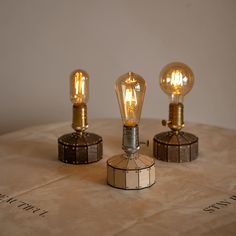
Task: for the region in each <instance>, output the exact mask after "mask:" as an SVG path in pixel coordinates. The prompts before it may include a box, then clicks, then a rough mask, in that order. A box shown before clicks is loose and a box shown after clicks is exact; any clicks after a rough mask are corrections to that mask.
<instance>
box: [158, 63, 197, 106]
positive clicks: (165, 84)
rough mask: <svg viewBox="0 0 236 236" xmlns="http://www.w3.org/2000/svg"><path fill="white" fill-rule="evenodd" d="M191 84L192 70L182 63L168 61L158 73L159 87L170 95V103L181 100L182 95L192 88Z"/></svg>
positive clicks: (192, 81)
mask: <svg viewBox="0 0 236 236" xmlns="http://www.w3.org/2000/svg"><path fill="white" fill-rule="evenodd" d="M193 84H194V75H193V72H192V70H191V69H190V68H189V67H188V66H187V65H185V64H183V63H180V62H174V63H170V64H168V65H166V66H165V67H164V68H163V69H162V71H161V73H160V87H161V88H162V90H163V91H164V92H165V93H166V94H168V95H170V97H171V102H172V103H179V102H182V101H183V97H184V96H185V95H186V94H187V93H188V92H189V91H190V90H191V89H192V87H193Z"/></svg>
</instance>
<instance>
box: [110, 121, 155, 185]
mask: <svg viewBox="0 0 236 236" xmlns="http://www.w3.org/2000/svg"><path fill="white" fill-rule="evenodd" d="M138 133H139V132H138V126H137V125H136V126H134V127H128V126H124V127H123V144H122V148H123V150H124V151H125V154H120V155H116V156H113V157H111V158H110V159H108V161H107V183H108V185H110V186H112V187H115V188H119V189H125V190H140V189H144V188H148V187H151V186H152V185H153V184H154V183H155V161H154V160H153V158H151V157H148V156H144V155H141V154H139V153H138V150H139V136H138Z"/></svg>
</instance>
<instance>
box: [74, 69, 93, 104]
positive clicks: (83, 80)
mask: <svg viewBox="0 0 236 236" xmlns="http://www.w3.org/2000/svg"><path fill="white" fill-rule="evenodd" d="M88 98H89V75H88V73H87V72H86V71H84V70H75V71H73V72H72V74H71V78H70V99H71V102H72V103H73V104H82V103H87V102H88Z"/></svg>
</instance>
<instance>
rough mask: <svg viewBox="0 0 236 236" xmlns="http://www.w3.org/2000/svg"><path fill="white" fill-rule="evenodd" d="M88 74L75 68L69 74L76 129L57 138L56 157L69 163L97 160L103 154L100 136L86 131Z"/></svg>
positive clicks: (74, 126)
mask: <svg viewBox="0 0 236 236" xmlns="http://www.w3.org/2000/svg"><path fill="white" fill-rule="evenodd" d="M88 98H89V75H88V73H87V72H86V71H84V70H80V69H79V70H75V71H73V72H72V73H71V75H70V100H71V102H72V103H73V120H72V128H73V129H74V130H75V131H76V132H73V133H69V134H65V135H62V136H61V137H59V138H58V159H59V160H60V161H62V162H65V163H70V164H74V165H77V164H88V163H92V162H95V161H99V160H100V159H101V158H102V155H103V144H102V137H101V136H99V135H97V134H94V133H89V132H86V129H87V128H88V122H87V104H86V103H87V102H88Z"/></svg>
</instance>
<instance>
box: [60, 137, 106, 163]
mask: <svg viewBox="0 0 236 236" xmlns="http://www.w3.org/2000/svg"><path fill="white" fill-rule="evenodd" d="M102 155H103V145H102V137H100V136H99V135H97V134H93V133H83V134H82V135H80V134H78V133H76V132H75V133H70V134H65V135H63V136H61V137H60V138H58V159H59V160H60V161H62V162H65V163H69V164H74V165H78V164H88V163H92V162H96V161H99V160H100V159H102Z"/></svg>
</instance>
